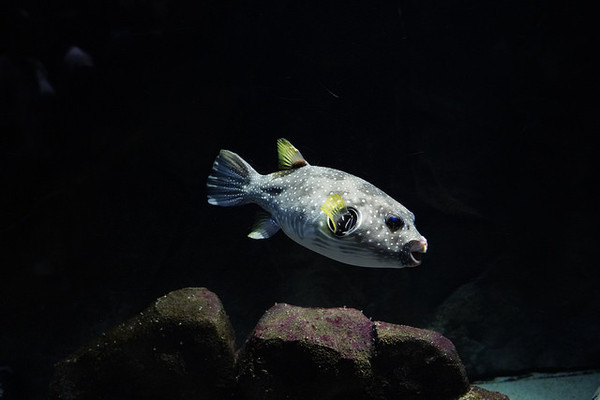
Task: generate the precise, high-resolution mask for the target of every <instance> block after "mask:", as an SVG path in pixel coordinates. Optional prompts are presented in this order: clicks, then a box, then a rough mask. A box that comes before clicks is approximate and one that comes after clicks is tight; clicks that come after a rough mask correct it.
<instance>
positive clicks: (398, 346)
mask: <svg viewBox="0 0 600 400" xmlns="http://www.w3.org/2000/svg"><path fill="white" fill-rule="evenodd" d="M372 364H373V370H374V373H375V375H376V376H377V380H378V382H379V384H378V385H377V387H379V388H380V389H381V390H382V392H383V393H382V394H383V398H385V399H390V400H391V399H403V400H405V399H409V400H410V399H420V400H426V399H436V400H443V399H448V400H454V399H456V398H458V397H460V396H461V395H463V394H465V393H466V392H467V391H468V390H469V380H468V378H467V375H466V372H465V369H464V367H463V365H462V362H461V361H460V358H459V357H458V354H457V352H456V349H455V348H454V345H453V344H452V342H450V340H448V339H446V338H445V337H444V336H442V335H440V334H439V333H437V332H433V331H428V330H424V329H417V328H412V327H409V326H403V325H395V324H390V323H386V322H375V355H374V357H373V360H372Z"/></svg>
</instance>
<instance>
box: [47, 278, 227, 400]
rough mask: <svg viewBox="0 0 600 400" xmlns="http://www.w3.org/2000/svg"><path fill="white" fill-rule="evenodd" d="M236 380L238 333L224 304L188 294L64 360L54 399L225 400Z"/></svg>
mask: <svg viewBox="0 0 600 400" xmlns="http://www.w3.org/2000/svg"><path fill="white" fill-rule="evenodd" d="M234 376H235V374H234V334H233V329H232V327H231V324H230V322H229V319H228V317H227V315H226V314H225V310H224V309H223V306H222V304H221V301H220V300H219V298H218V297H217V296H216V295H215V294H214V293H212V292H210V291H208V290H207V289H205V288H185V289H181V290H177V291H174V292H171V293H169V294H167V295H166V296H163V297H161V298H159V299H158V300H156V301H155V302H154V304H152V305H151V306H150V307H149V308H148V309H146V310H145V311H143V312H141V313H140V314H139V315H138V316H136V317H134V318H132V319H130V320H129V321H126V322H124V323H122V324H120V325H118V326H116V327H115V328H113V329H112V330H110V331H108V332H107V333H105V334H103V335H102V336H101V337H100V338H99V339H97V340H95V341H94V342H92V343H90V344H88V345H86V346H83V347H81V348H80V349H78V350H77V351H76V352H75V353H73V354H71V355H70V356H68V357H67V358H66V359H64V360H62V361H60V362H59V363H58V364H57V365H56V368H55V374H54V378H53V381H52V384H51V387H50V396H49V398H50V399H86V400H87V399H89V400H94V399H128V400H131V399H142V398H144V399H200V398H210V399H220V398H225V397H228V395H229V394H230V391H231V388H232V387H233V384H234Z"/></svg>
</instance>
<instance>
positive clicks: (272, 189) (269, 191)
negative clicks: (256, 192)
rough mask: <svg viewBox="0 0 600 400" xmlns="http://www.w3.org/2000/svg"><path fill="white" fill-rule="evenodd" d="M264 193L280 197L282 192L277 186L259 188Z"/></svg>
mask: <svg viewBox="0 0 600 400" xmlns="http://www.w3.org/2000/svg"><path fill="white" fill-rule="evenodd" d="M260 190H262V191H263V192H264V193H267V194H270V195H272V196H277V195H280V194H281V192H283V188H281V187H277V186H269V187H263V188H260Z"/></svg>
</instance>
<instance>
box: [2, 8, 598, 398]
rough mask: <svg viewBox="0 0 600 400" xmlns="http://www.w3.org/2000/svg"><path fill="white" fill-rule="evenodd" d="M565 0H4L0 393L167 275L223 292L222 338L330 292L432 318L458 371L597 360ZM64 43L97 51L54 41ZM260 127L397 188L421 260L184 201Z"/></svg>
mask: <svg viewBox="0 0 600 400" xmlns="http://www.w3.org/2000/svg"><path fill="white" fill-rule="evenodd" d="M583 4H584V2H568V3H560V4H559V3H552V2H542V1H533V0H527V1H504V2H494V1H397V2H367V1H364V2H362V1H361V2H338V1H334V2H321V1H316V2H311V1H302V2H300V1H279V2H276V3H275V4H272V5H266V4H263V3H259V2H250V3H248V2H242V1H231V2H222V1H218V2H209V1H198V2H185V1H167V0H162V1H161V0H155V1H141V0H140V1H108V2H107V1H89V2H81V3H77V2H76V3H70V2H61V1H50V2H41V1H22V2H19V3H18V4H12V5H11V4H7V5H5V3H3V4H2V8H0V18H1V19H0V35H1V36H0V54H1V55H0V248H1V251H0V273H1V275H0V366H7V367H10V369H11V370H12V373H11V374H10V376H9V377H8V378H7V379H8V380H9V381H10V385H11V387H12V389H11V390H12V393H13V394H14V395H15V396H16V398H43V396H44V393H45V390H46V388H47V384H48V381H49V379H50V376H51V373H52V365H53V363H55V362H57V361H58V360H59V359H61V358H63V357H64V356H66V355H67V354H69V353H70V352H72V351H74V350H75V349H76V348H77V347H78V346H79V345H81V344H83V343H85V342H86V341H88V340H90V339H92V338H93V337H95V336H96V335H98V334H100V333H101V332H103V331H104V330H105V329H107V328H109V327H111V326H113V325H114V324H116V323H118V322H120V321H123V320H124V319H126V318H128V317H130V316H132V315H133V314H135V313H137V312H138V311H140V310H141V309H143V308H144V307H146V306H147V305H148V304H149V303H150V302H151V301H152V300H153V299H155V298H157V297H159V296H161V295H163V294H165V293H166V292H168V291H171V290H174V289H178V288H181V287H186V286H205V287H207V288H209V289H210V290H212V291H214V292H215V293H217V294H218V295H219V296H220V298H221V299H222V301H223V303H224V305H225V307H226V309H227V312H228V314H229V316H230V318H231V320H232V323H233V325H234V327H235V329H236V332H237V336H238V342H239V343H238V344H241V343H242V342H243V339H244V338H245V337H246V335H247V334H248V333H249V332H250V330H251V329H252V327H253V325H254V324H255V323H256V321H257V320H258V318H260V316H261V315H262V313H263V311H264V310H265V309H266V308H268V307H270V306H271V305H272V304H273V303H274V302H288V303H291V304H295V305H301V306H319V307H336V306H342V305H345V306H348V307H354V308H358V309H360V310H363V311H364V313H365V314H366V315H367V316H369V317H372V318H373V319H376V320H384V321H388V322H393V323H401V324H409V325H414V326H417V327H422V328H431V327H433V328H436V329H437V330H440V331H443V333H444V334H446V335H447V336H448V337H449V338H450V339H452V340H453V341H454V342H455V344H456V345H457V347H458V349H459V352H460V354H461V357H462V358H463V360H464V361H465V364H466V365H467V368H468V369H469V373H470V375H471V377H472V378H479V377H484V376H490V375H495V374H500V373H515V372H519V371H528V370H544V369H546V370H560V369H577V368H591V367H600V344H599V343H598V341H597V338H598V337H599V335H600V321H599V320H600V317H599V315H600V304H599V302H600V301H599V296H598V280H597V279H598V273H597V270H598V264H597V261H596V257H595V256H596V252H595V250H596V248H595V246H597V233H596V231H597V224H596V223H594V222H593V219H595V216H596V215H597V204H598V202H597V201H596V199H594V198H593V197H592V192H593V191H595V186H596V185H595V183H596V181H597V175H596V173H595V172H593V166H594V164H595V163H594V161H595V158H596V157H597V154H596V153H597V145H595V144H594V141H593V139H594V138H595V136H596V134H597V132H598V115H599V111H600V110H599V104H598V79H597V76H596V74H597V70H598V69H597V64H593V62H592V60H593V59H594V56H595V53H597V48H598V36H597V29H596V28H594V27H593V25H592V24H591V22H592V18H591V13H590V11H589V10H587V9H586V8H585V7H584V6H583ZM72 46H78V47H79V48H81V49H82V50H83V51H85V52H86V53H87V54H89V55H90V56H91V57H92V58H93V66H78V65H77V63H76V62H74V61H71V62H70V64H65V62H64V57H65V54H66V52H67V51H68V49H70V48H72ZM78 60H79V61H81V58H80V59H78ZM76 61H77V60H76ZM84 64H85V62H84ZM44 75H45V76H47V78H45V79H46V81H44V79H42V78H40V76H44ZM40 82H42V84H40ZM46 83H47V84H48V85H50V88H48V86H45V85H46ZM279 137H286V138H287V139H289V140H290V141H291V142H292V143H294V144H295V145H296V147H298V148H299V149H300V150H301V151H302V153H303V155H304V156H305V157H306V158H307V159H308V161H309V162H311V163H312V164H316V165H323V166H329V167H334V168H338V169H342V170H344V171H347V172H350V173H353V174H355V175H357V176H360V177H362V178H364V179H366V180H368V181H370V182H371V183H373V184H375V185H376V186H378V187H380V188H381V189H383V190H384V191H386V192H387V193H388V194H390V195H392V196H393V197H395V198H396V199H398V200H399V201H400V202H402V203H403V204H404V205H406V206H407V207H408V208H409V209H411V210H412V211H413V212H414V213H415V214H416V216H417V227H418V229H419V231H420V232H421V233H422V234H423V235H425V236H426V237H427V238H428V240H429V243H430V250H429V252H428V254H427V256H426V257H425V259H424V262H423V265H421V266H420V267H418V268H414V269H401V270H384V269H366V268H358V267H352V266H346V265H342V264H339V263H337V262H335V261H331V260H329V259H326V258H323V257H321V256H319V255H317V254H314V253H312V252H310V251H308V250H306V249H304V248H302V247H300V246H299V245H296V244H295V243H293V242H292V241H291V240H290V239H288V238H287V237H286V236H285V235H283V234H281V233H280V234H278V235H276V236H275V237H273V238H271V239H269V240H264V241H253V240H250V239H248V238H246V234H247V233H248V231H249V228H250V226H251V225H252V222H253V218H254V213H255V211H256V208H255V207H253V206H246V207H239V208H228V209H224V208H217V207H212V206H209V205H208V204H207V203H206V190H205V181H206V177H207V175H208V174H209V172H210V168H211V164H212V162H213V160H214V157H215V156H216V154H217V153H218V151H219V149H221V148H226V149H230V150H232V151H235V152H237V153H238V154H240V155H242V156H243V157H244V158H245V159H246V160H248V161H249V162H250V163H251V164H252V165H254V166H255V167H256V168H257V169H258V170H259V171H260V172H262V173H267V172H272V171H274V170H275V168H276V165H277V164H276V151H275V141H276V139H277V138H279Z"/></svg>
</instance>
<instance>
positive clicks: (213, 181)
mask: <svg viewBox="0 0 600 400" xmlns="http://www.w3.org/2000/svg"><path fill="white" fill-rule="evenodd" d="M277 152H278V159H279V170H278V171H276V172H273V173H270V174H266V175H263V174H260V173H258V172H257V171H256V170H255V169H254V168H253V167H252V166H251V165H250V164H248V163H247V162H246V161H245V160H244V159H243V158H242V157H240V156H239V155H238V154H236V153H234V152H232V151H229V150H220V152H219V154H218V155H217V157H216V159H215V161H214V163H213V165H212V172H211V173H210V175H209V176H208V180H207V197H208V203H209V204H212V205H216V206H222V207H231V206H240V205H243V204H249V203H254V204H257V205H258V206H260V207H261V208H262V210H264V211H262V212H260V213H259V216H258V217H257V219H256V222H255V224H254V225H253V227H252V230H251V232H250V233H249V234H248V237H250V238H251V239H267V238H269V237H272V236H273V235H274V234H276V233H277V232H278V231H279V230H282V231H283V232H284V233H285V234H286V235H287V236H289V237H290V238H291V239H292V240H294V241H295V242H297V243H299V244H300V245H302V246H304V247H306V248H308V249H310V250H312V251H314V252H316V253H319V254H321V255H323V256H325V257H328V258H330V259H333V260H336V261H339V262H341V263H344V264H349V265H355V266H359V267H372V268H404V267H415V266H417V265H420V264H421V261H422V255H423V254H424V253H425V252H426V251H427V247H428V243H427V239H426V238H425V237H424V236H422V235H421V234H420V233H419V232H418V231H417V228H416V227H415V216H414V214H413V213H412V212H411V211H409V210H408V209H407V208H406V207H404V206H403V205H402V204H400V203H399V202H398V201H396V200H394V199H393V198H392V197H390V196H389V195H387V194H386V193H385V192H383V191H382V190H381V189H379V188H377V187H375V186H374V185H372V184H371V183H369V182H367V181H365V180H363V179H361V178H359V177H357V176H354V175H352V174H349V173H347V172H344V171H341V170H337V169H333V168H328V167H321V166H315V165H310V164H309V163H308V162H307V161H306V160H305V159H304V157H303V156H302V154H301V153H300V151H299V150H298V149H297V148H296V147H294V146H293V145H292V144H291V143H290V142H289V141H288V140H287V139H284V138H280V139H278V140H277Z"/></svg>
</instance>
